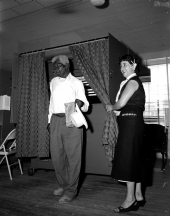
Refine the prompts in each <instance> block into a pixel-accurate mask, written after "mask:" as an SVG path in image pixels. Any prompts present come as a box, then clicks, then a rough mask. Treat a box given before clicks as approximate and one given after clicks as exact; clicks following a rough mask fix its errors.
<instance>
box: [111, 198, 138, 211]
mask: <svg viewBox="0 0 170 216" xmlns="http://www.w3.org/2000/svg"><path fill="white" fill-rule="evenodd" d="M138 209H139V204H138V202H137V201H136V200H135V201H134V202H133V203H132V204H131V205H130V206H129V207H128V208H123V207H122V206H119V207H117V208H116V209H115V212H117V213H121V212H130V211H137V210H138Z"/></svg>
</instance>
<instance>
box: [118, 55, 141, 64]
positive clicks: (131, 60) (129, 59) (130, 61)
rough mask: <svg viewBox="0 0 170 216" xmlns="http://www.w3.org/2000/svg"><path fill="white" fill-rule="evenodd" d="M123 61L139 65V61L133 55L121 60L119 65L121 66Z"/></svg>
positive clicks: (125, 56)
mask: <svg viewBox="0 0 170 216" xmlns="http://www.w3.org/2000/svg"><path fill="white" fill-rule="evenodd" d="M122 61H128V62H129V64H133V63H136V64H137V59H136V58H135V57H134V56H133V55H131V54H128V55H124V56H122V57H121V58H119V64H120V63H121V62H122Z"/></svg>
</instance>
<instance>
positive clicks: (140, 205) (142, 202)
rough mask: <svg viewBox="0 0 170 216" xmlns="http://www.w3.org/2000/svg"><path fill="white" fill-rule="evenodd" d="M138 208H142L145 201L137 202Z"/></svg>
mask: <svg viewBox="0 0 170 216" xmlns="http://www.w3.org/2000/svg"><path fill="white" fill-rule="evenodd" d="M137 203H138V205H139V207H143V206H144V205H145V204H146V200H139V201H138V200H137Z"/></svg>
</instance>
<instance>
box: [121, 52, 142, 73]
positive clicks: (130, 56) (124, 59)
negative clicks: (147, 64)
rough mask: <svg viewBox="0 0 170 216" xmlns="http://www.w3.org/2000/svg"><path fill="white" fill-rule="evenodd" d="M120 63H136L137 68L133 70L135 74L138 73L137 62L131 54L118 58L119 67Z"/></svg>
mask: <svg viewBox="0 0 170 216" xmlns="http://www.w3.org/2000/svg"><path fill="white" fill-rule="evenodd" d="M122 61H128V62H129V64H131V65H132V64H134V63H136V64H137V66H136V68H135V73H139V65H138V60H137V59H136V58H135V56H133V55H131V54H127V55H124V56H122V57H120V58H119V65H120V63H121V62H122Z"/></svg>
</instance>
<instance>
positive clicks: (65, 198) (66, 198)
mask: <svg viewBox="0 0 170 216" xmlns="http://www.w3.org/2000/svg"><path fill="white" fill-rule="evenodd" d="M74 198H75V197H69V196H67V195H63V196H62V197H61V198H60V199H59V201H58V202H59V203H60V204H68V203H71V202H72V201H73V199H74Z"/></svg>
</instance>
